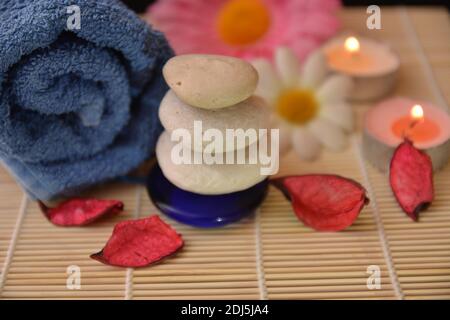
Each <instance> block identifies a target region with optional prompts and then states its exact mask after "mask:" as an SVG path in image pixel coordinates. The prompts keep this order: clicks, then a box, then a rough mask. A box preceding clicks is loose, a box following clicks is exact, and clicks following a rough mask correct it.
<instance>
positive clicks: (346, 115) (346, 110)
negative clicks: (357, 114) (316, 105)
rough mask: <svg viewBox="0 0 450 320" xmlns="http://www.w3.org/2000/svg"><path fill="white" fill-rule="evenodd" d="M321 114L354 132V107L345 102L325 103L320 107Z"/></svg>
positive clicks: (347, 130) (346, 129)
mask: <svg viewBox="0 0 450 320" xmlns="http://www.w3.org/2000/svg"><path fill="white" fill-rule="evenodd" d="M320 115H321V116H322V117H324V118H325V119H327V120H328V121H330V122H332V123H334V124H335V125H337V126H339V127H341V128H342V129H344V130H345V131H346V132H352V131H353V130H354V127H355V122H354V115H353V110H352V108H351V107H350V106H349V105H348V104H347V103H345V102H342V103H336V104H328V105H324V106H322V107H321V109H320Z"/></svg>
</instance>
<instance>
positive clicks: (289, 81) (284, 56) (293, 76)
mask: <svg viewBox="0 0 450 320" xmlns="http://www.w3.org/2000/svg"><path fill="white" fill-rule="evenodd" d="M275 64H276V66H277V70H278V73H279V74H280V77H281V81H282V82H283V84H284V85H285V86H286V87H295V86H297V85H298V78H299V72H300V62H299V61H298V58H297V56H296V55H295V53H294V51H292V50H291V49H290V48H287V47H278V48H277V50H276V51H275Z"/></svg>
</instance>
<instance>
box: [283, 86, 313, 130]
mask: <svg viewBox="0 0 450 320" xmlns="http://www.w3.org/2000/svg"><path fill="white" fill-rule="evenodd" d="M318 108H319V105H318V103H317V100H316V97H315V96H314V93H313V92H312V91H309V90H302V89H288V90H285V91H284V92H282V93H281V94H280V96H279V97H278V101H277V104H276V110H277V112H278V114H279V115H280V116H281V117H282V118H283V119H285V120H286V121H288V122H290V123H293V124H305V123H307V122H308V121H310V120H311V119H313V118H314V117H315V116H316V113H317V111H318Z"/></svg>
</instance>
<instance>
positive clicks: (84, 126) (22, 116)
mask: <svg viewBox="0 0 450 320" xmlns="http://www.w3.org/2000/svg"><path fill="white" fill-rule="evenodd" d="M74 5H75V6H77V8H79V13H80V18H81V19H79V20H78V22H79V25H76V24H74V23H76V22H77V20H70V19H76V18H77V17H76V15H74V12H75V14H76V12H77V11H74V9H73V8H74V7H73V6H74ZM74 17H75V18H74ZM68 21H69V23H68ZM172 55H173V52H172V50H171V48H170V47H169V45H168V43H167V41H166V40H165V38H164V36H163V35H162V34H161V33H160V32H157V31H155V30H152V29H151V28H150V27H149V26H148V25H147V24H146V23H145V22H143V21H141V20H140V19H139V18H138V17H137V16H136V15H135V14H134V13H133V12H132V11H130V10H128V9H127V8H126V7H125V5H124V4H122V3H121V2H120V1H118V0H27V1H23V0H2V1H1V2H0V85H1V86H0V158H1V160H2V162H3V163H4V165H5V166H6V167H7V168H8V169H9V171H10V172H11V173H12V174H13V175H14V176H15V177H16V179H17V180H18V181H19V182H20V184H21V185H22V186H23V187H24V189H25V190H26V191H27V192H28V193H29V195H30V196H31V197H33V198H38V199H42V200H46V199H52V198H54V197H57V196H70V195H73V194H74V193H76V192H78V191H79V190H80V189H82V188H85V187H87V186H90V185H93V184H96V183H98V182H102V181H105V180H108V179H112V178H114V177H117V176H120V175H124V174H126V173H127V172H129V171H130V170H131V169H133V168H135V167H137V166H138V165H139V164H140V163H141V162H142V161H144V160H145V159H147V158H148V157H149V156H150V155H151V154H152V153H153V151H154V147H155V144H156V139H157V137H158V136H159V134H160V132H161V130H162V128H161V125H160V123H159V120H158V114H157V113H158V106H159V103H160V101H161V99H162V97H163V96H164V94H165V92H166V91H167V87H166V84H165V82H164V80H163V78H162V66H163V65H164V63H165V62H166V61H167V60H168V59H169V58H170V57H171V56H172Z"/></svg>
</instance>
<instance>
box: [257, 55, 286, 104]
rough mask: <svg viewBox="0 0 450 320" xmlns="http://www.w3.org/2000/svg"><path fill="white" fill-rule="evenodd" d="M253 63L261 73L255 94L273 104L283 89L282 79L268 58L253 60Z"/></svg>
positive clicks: (259, 73)
mask: <svg viewBox="0 0 450 320" xmlns="http://www.w3.org/2000/svg"><path fill="white" fill-rule="evenodd" d="M252 65H253V66H254V67H255V69H256V71H258V75H259V81H258V86H257V87H256V91H255V95H258V96H260V97H262V98H264V99H266V100H267V102H268V103H269V104H271V105H273V104H274V102H275V99H276V98H277V96H278V94H279V92H280V90H281V81H280V79H279V77H278V75H277V74H276V72H275V70H274V69H273V67H272V65H271V63H270V62H269V61H267V60H266V59H257V60H254V61H252Z"/></svg>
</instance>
